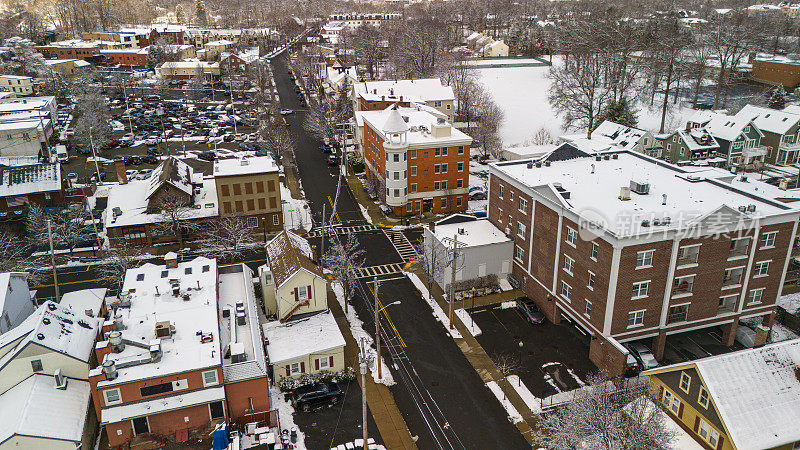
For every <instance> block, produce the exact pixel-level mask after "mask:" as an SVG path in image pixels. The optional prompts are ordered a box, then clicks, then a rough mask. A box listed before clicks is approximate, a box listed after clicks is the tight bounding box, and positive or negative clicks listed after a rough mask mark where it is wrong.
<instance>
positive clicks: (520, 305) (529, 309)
mask: <svg viewBox="0 0 800 450" xmlns="http://www.w3.org/2000/svg"><path fill="white" fill-rule="evenodd" d="M515 302H516V304H517V310H519V312H520V313H522V315H523V317H525V320H527V321H528V323H542V322H544V314H542V311H541V310H539V307H538V306H536V303H534V302H533V300H531V299H529V298H528V297H519V298H517V299H516V300H515Z"/></svg>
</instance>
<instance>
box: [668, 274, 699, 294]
mask: <svg viewBox="0 0 800 450" xmlns="http://www.w3.org/2000/svg"><path fill="white" fill-rule="evenodd" d="M692 289H694V275H686V276H683V277H675V282H674V283H673V284H672V295H681V294H690V293H691V292H692Z"/></svg>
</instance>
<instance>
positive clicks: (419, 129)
mask: <svg viewBox="0 0 800 450" xmlns="http://www.w3.org/2000/svg"><path fill="white" fill-rule="evenodd" d="M397 111H399V112H400V115H401V116H402V117H403V119H404V120H405V122H406V124H407V125H408V127H409V130H408V132H407V133H406V138H407V140H408V145H410V146H412V147H417V148H425V147H426V146H439V145H440V146H447V145H469V144H470V143H471V142H472V138H471V137H469V136H468V135H466V134H464V133H463V132H461V131H460V130H458V129H456V128H455V127H454V126H452V124H450V123H449V122H445V124H444V125H446V126H447V127H448V128H449V129H450V133H449V135H447V136H441V137H435V136H434V135H433V134H432V133H431V130H432V127H433V124H436V123H437V116H435V115H433V114H431V113H430V112H428V111H426V110H425V109H423V108H421V107H420V108H404V107H400V108H397ZM391 113H392V109H391V108H387V109H385V110H383V111H362V112H361V114H360V116H361V119H362V120H363V121H364V123H367V124H369V125H370V126H371V128H372V129H373V130H375V132H377V133H378V134H379V135H380V136H381V137H382V138H384V139H385V138H386V136H385V133H384V131H383V130H384V125H385V124H386V121H387V120H388V119H389V116H390V114H391ZM406 118H407V120H406ZM431 156H433V155H431Z"/></svg>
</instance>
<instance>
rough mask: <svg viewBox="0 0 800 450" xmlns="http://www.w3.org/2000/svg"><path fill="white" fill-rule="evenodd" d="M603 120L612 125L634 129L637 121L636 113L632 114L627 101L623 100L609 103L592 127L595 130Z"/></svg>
mask: <svg viewBox="0 0 800 450" xmlns="http://www.w3.org/2000/svg"><path fill="white" fill-rule="evenodd" d="M604 120H610V121H612V122H614V123H618V124H620V125H625V126H628V127H635V126H636V124H637V123H638V121H639V119H638V118H637V117H636V113H634V112H633V110H632V109H631V107H630V104H629V103H628V100H626V99H625V98H622V99H620V100H619V101H616V102H615V101H612V102H611V103H609V104H608V107H607V108H606V110H605V111H604V112H603V114H601V115H600V117H598V118H597V121H596V122H595V123H594V127H595V128H597V127H598V126H599V125H600V124H601V123H603V121H604Z"/></svg>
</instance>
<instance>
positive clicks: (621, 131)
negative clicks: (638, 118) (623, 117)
mask: <svg viewBox="0 0 800 450" xmlns="http://www.w3.org/2000/svg"><path fill="white" fill-rule="evenodd" d="M646 135H647V131H645V130H640V129H638V128H634V127H629V126H627V125H621V124H618V123H616V122H612V121H610V120H604V121H603V123H601V124H600V125H598V126H597V128H595V129H594V131H593V132H592V139H596V138H598V137H603V138H606V139H608V140H609V142H611V143H612V144H613V145H615V146H617V147H619V148H622V149H625V150H631V149H633V147H635V146H636V144H638V143H639V141H640V140H641V139H642V138H643V137H645V136H646Z"/></svg>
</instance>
